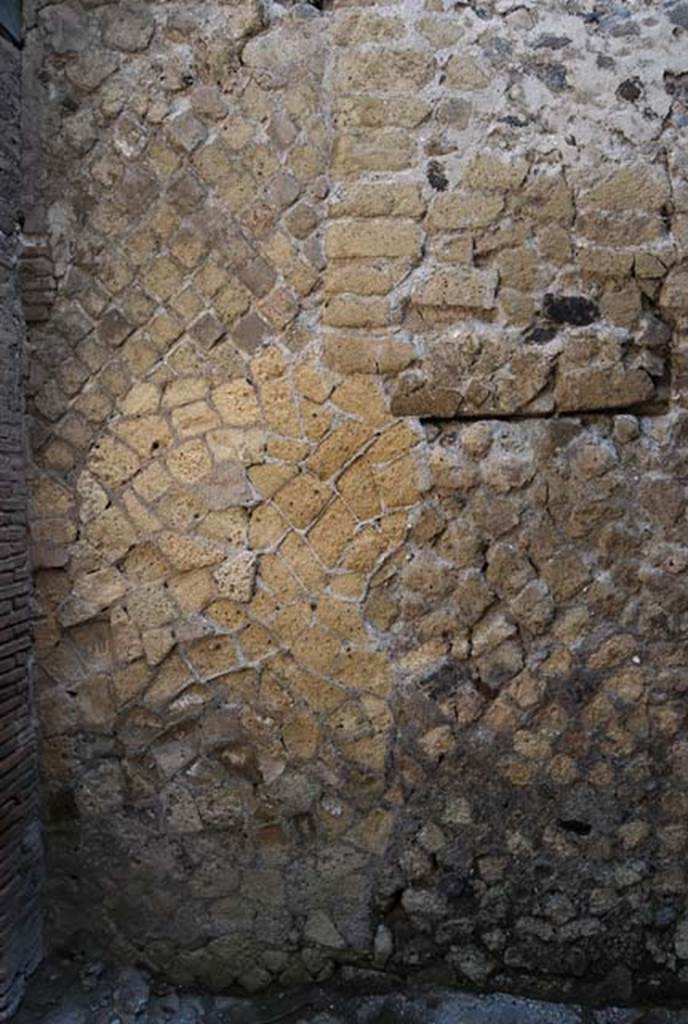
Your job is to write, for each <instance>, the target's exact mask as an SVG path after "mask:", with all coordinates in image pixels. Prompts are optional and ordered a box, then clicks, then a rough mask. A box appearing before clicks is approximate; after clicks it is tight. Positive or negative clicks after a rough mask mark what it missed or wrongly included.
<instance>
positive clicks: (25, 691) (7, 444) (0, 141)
mask: <svg viewBox="0 0 688 1024" xmlns="http://www.w3.org/2000/svg"><path fill="white" fill-rule="evenodd" d="M19 104H20V59H19V49H18V47H16V46H15V44H14V43H12V42H10V40H9V39H8V38H6V37H5V35H4V34H3V33H2V31H1V30H0V125H1V128H2V130H1V131H0V395H1V396H2V404H1V406H0V1019H4V1018H5V1017H7V1016H9V1015H10V1014H11V1013H13V1011H14V1009H15V1008H16V1006H17V1003H18V1001H19V999H20V997H21V994H22V992H23V988H24V982H25V979H26V976H27V974H29V973H30V972H31V971H32V970H33V968H34V967H35V966H36V964H37V963H38V961H39V960H40V958H41V952H42V950H41V918H40V912H39V905H38V895H39V891H40V837H39V831H38V822H37V811H38V807H37V791H36V784H37V779H36V749H35V738H34V729H33V718H32V711H31V691H30V678H29V661H30V648H31V636H30V620H31V604H30V601H31V577H30V570H29V562H28V543H27V486H26V443H25V436H24V427H23V397H22V378H23V370H24V354H23V330H24V328H23V323H22V318H21V312H20V306H19V297H18V289H17V243H18V223H17V221H18V214H19V191H20V173H19V139H20V117H19V115H20V110H19Z"/></svg>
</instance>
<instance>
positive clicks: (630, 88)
mask: <svg viewBox="0 0 688 1024" xmlns="http://www.w3.org/2000/svg"><path fill="white" fill-rule="evenodd" d="M616 95H617V96H618V97H619V99H622V100H627V101H628V103H635V102H636V100H639V99H640V97H641V96H642V95H643V83H642V82H641V81H640V79H639V78H627V79H626V81H625V82H622V83H621V85H620V86H619V88H618V89H617V90H616Z"/></svg>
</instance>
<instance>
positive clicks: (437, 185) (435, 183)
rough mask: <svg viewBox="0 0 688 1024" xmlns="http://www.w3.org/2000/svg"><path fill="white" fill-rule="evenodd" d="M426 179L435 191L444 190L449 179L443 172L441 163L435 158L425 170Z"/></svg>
mask: <svg viewBox="0 0 688 1024" xmlns="http://www.w3.org/2000/svg"><path fill="white" fill-rule="evenodd" d="M426 174H427V178H428V181H429V182H430V184H431V185H432V187H433V188H434V189H435V190H436V191H437V192H445V191H446V189H447V186H448V185H449V179H448V178H447V176H446V174H445V173H444V168H443V167H442V164H441V163H439V161H437V160H431V161H430V163H429V164H428V168H427V171H426Z"/></svg>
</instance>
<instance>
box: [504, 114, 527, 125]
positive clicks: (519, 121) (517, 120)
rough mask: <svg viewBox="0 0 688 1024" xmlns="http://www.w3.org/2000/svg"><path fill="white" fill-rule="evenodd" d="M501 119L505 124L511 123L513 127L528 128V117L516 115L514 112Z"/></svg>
mask: <svg viewBox="0 0 688 1024" xmlns="http://www.w3.org/2000/svg"><path fill="white" fill-rule="evenodd" d="M499 120H500V121H502V123H503V124H508V125H510V127H511V128H526V127H527V125H528V124H529V121H528V119H527V118H522V117H514V116H513V114H507V116H506V117H500V118H499Z"/></svg>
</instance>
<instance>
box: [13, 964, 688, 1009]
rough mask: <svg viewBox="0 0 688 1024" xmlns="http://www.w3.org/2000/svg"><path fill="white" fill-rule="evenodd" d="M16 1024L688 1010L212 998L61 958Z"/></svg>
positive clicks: (413, 998)
mask: <svg viewBox="0 0 688 1024" xmlns="http://www.w3.org/2000/svg"><path fill="white" fill-rule="evenodd" d="M13 1024H688V1008H685V1009H684V1008H681V1007H678V1006H674V1007H644V1008H643V1007H626V1008H620V1007H611V1008H598V1009H594V1008H589V1007H581V1006H575V1005H565V1004H563V1003H549V1002H541V1001H537V1000H533V999H525V998H521V997H518V996H513V995H507V994H502V993H495V994H490V995H478V994H470V993H466V992H458V991H452V990H449V989H446V988H441V987H424V988H419V989H416V990H414V989H406V988H400V987H394V988H390V989H389V990H388V991H384V992H380V991H378V992H375V993H371V992H367V993H365V994H352V993H351V991H345V990H342V989H338V988H327V989H326V988H320V987H310V988H304V989H293V990H289V991H285V990H283V991H281V992H278V993H276V994H274V995H270V996H260V997H245V996H244V997H236V996H232V995H215V996H209V995H205V994H201V993H198V992H196V993H191V992H181V991H178V990H175V989H174V988H172V987H171V986H169V985H164V984H158V983H156V982H154V981H153V980H152V979H151V978H150V977H149V976H148V975H147V974H146V973H145V972H144V971H142V970H139V969H137V968H134V967H125V968H110V967H107V966H106V965H104V964H102V963H100V962H86V963H82V964H78V963H75V962H74V961H70V962H65V961H60V962H55V963H52V964H50V965H49V966H47V967H45V968H43V970H42V971H41V972H40V973H39V975H38V976H37V977H36V978H35V979H34V981H33V983H32V984H31V985H30V986H29V991H28V994H27V998H26V1000H25V1003H24V1006H23V1007H22V1009H21V1010H20V1011H19V1013H18V1014H17V1016H16V1017H15V1018H14V1022H13Z"/></svg>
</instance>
